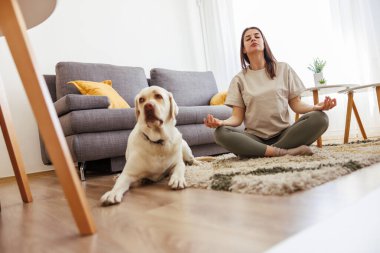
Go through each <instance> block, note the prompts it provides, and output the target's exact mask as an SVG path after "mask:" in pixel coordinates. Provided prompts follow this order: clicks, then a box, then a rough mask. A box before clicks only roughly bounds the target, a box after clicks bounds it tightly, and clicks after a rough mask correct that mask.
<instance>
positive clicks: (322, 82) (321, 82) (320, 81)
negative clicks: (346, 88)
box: [319, 78, 327, 85]
mask: <svg viewBox="0 0 380 253" xmlns="http://www.w3.org/2000/svg"><path fill="white" fill-rule="evenodd" d="M326 82H327V80H326V79H324V78H322V79H321V80H319V84H321V85H324V84H326Z"/></svg>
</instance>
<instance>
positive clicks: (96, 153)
mask: <svg viewBox="0 0 380 253" xmlns="http://www.w3.org/2000/svg"><path fill="white" fill-rule="evenodd" d="M130 133H131V130H124V131H109V132H101V133H83V134H76V135H70V136H67V137H66V141H67V144H68V146H69V149H70V152H71V155H72V158H73V160H74V161H76V162H84V161H92V160H100V159H105V158H110V157H118V156H125V151H126V149H127V143H128V137H129V134H130Z"/></svg>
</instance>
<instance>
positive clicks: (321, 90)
mask: <svg viewBox="0 0 380 253" xmlns="http://www.w3.org/2000/svg"><path fill="white" fill-rule="evenodd" d="M352 86H354V84H336V85H323V86H318V87H311V88H308V89H306V90H305V91H304V92H303V93H302V94H301V97H308V96H311V95H312V96H313V102H314V105H316V104H318V103H319V95H322V94H329V93H334V92H339V91H341V90H345V89H348V88H350V87H352ZM298 119H299V114H298V113H296V116H295V121H297V120H298ZM317 147H319V148H322V137H319V138H318V139H317Z"/></svg>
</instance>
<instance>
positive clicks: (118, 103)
mask: <svg viewBox="0 0 380 253" xmlns="http://www.w3.org/2000/svg"><path fill="white" fill-rule="evenodd" d="M67 84H73V85H75V87H77V89H78V90H79V92H80V93H81V94H83V95H92V96H107V97H108V99H109V101H110V106H109V107H108V108H112V109H119V108H131V107H130V106H129V105H128V103H127V102H126V101H125V100H124V99H123V98H122V97H121V96H120V95H119V93H117V91H116V90H114V89H113V88H112V81H111V80H104V81H102V82H92V81H83V80H76V81H71V82H68V83H67Z"/></svg>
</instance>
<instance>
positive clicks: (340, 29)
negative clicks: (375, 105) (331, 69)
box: [330, 0, 380, 83]
mask: <svg viewBox="0 0 380 253" xmlns="http://www.w3.org/2000/svg"><path fill="white" fill-rule="evenodd" d="M330 8H331V16H332V25H333V29H334V31H335V32H336V35H338V36H336V40H335V48H336V50H337V54H338V57H337V59H338V60H339V61H338V62H336V64H339V66H341V67H340V69H341V71H344V73H342V76H344V77H345V78H346V79H347V81H349V82H357V83H374V82H380V1H379V0H330Z"/></svg>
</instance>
